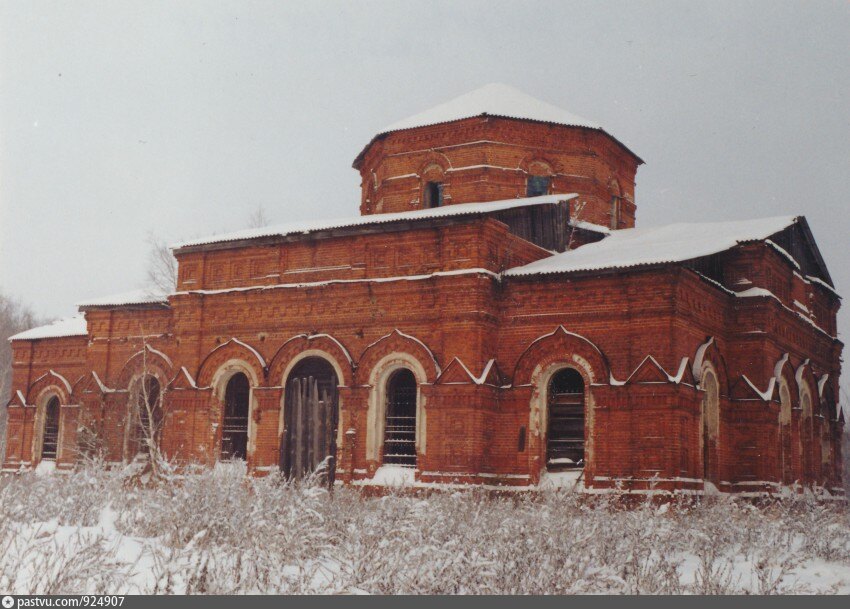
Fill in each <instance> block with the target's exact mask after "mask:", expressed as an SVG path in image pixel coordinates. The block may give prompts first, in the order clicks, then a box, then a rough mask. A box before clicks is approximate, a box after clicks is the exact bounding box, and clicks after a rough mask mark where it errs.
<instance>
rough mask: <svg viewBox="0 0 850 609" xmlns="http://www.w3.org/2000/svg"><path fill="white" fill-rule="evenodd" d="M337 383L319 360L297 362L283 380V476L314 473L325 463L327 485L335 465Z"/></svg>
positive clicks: (332, 371) (306, 359) (326, 363)
mask: <svg viewBox="0 0 850 609" xmlns="http://www.w3.org/2000/svg"><path fill="white" fill-rule="evenodd" d="M338 385H339V380H338V378H337V375H336V372H335V371H334V369H333V366H332V365H331V364H330V363H329V362H328V361H327V360H325V359H322V358H321V357H308V358H305V359H304V360H302V361H300V362H299V363H298V364H297V365H296V366H295V368H293V370H292V372H290V373H289V377H288V378H287V379H286V397H285V402H284V430H283V438H282V440H283V441H282V442H281V447H280V468H281V471H282V472H283V473H284V475H285V476H288V477H301V476H304V475H307V474H310V473H312V472H315V471H316V469H317V468H318V467H319V465H320V464H322V462H324V461H325V460H327V467H328V475H329V481H330V483H333V474H334V468H335V466H336V463H335V459H336V428H337V416H338V409H339V407H338V405H339V399H338V393H337V386H338Z"/></svg>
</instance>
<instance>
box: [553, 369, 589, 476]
mask: <svg viewBox="0 0 850 609" xmlns="http://www.w3.org/2000/svg"><path fill="white" fill-rule="evenodd" d="M548 406H549V408H548V412H549V421H548V425H547V428H546V468H547V469H548V470H549V471H560V470H565V469H573V468H578V467H584V379H582V377H581V375H580V374H579V373H578V372H576V371H575V370H573V369H572V368H564V369H563V370H560V371H558V372H557V373H555V376H553V377H552V380H551V381H550V382H549V404H548Z"/></svg>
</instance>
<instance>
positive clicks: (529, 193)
mask: <svg viewBox="0 0 850 609" xmlns="http://www.w3.org/2000/svg"><path fill="white" fill-rule="evenodd" d="M551 187H552V168H551V167H550V166H549V164H548V163H546V162H544V161H539V160H538V161H532V162H531V163H529V164H528V178H526V181H525V196H526V197H539V196H540V195H548V194H549V191H550V190H551Z"/></svg>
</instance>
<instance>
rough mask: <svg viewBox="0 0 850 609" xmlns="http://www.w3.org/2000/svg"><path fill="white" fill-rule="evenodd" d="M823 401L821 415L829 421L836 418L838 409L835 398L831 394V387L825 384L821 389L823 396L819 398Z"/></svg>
mask: <svg viewBox="0 0 850 609" xmlns="http://www.w3.org/2000/svg"><path fill="white" fill-rule="evenodd" d="M821 401H822V402H823V408H822V412H823V416H825V417H826V418H827V420H829V421H835V420H837V419H838V409H837V408H836V406H835V398H834V397H833V394H832V387H830V386H829V385H827V386H826V387H824V389H823V398H821Z"/></svg>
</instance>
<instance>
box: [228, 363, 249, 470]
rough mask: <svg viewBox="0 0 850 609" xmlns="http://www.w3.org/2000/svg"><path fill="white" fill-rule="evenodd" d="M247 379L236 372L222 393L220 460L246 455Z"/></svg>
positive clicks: (241, 457)
mask: <svg viewBox="0 0 850 609" xmlns="http://www.w3.org/2000/svg"><path fill="white" fill-rule="evenodd" d="M250 394H251V385H250V383H249V382H248V377H247V376H245V374H243V373H242V372H237V373H236V374H234V375H233V376H232V377H230V380H229V381H227V388H226V389H225V392H224V425H223V427H222V432H221V458H222V460H229V459H245V457H246V456H247V455H248V410H249V408H248V400H249V398H250Z"/></svg>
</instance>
